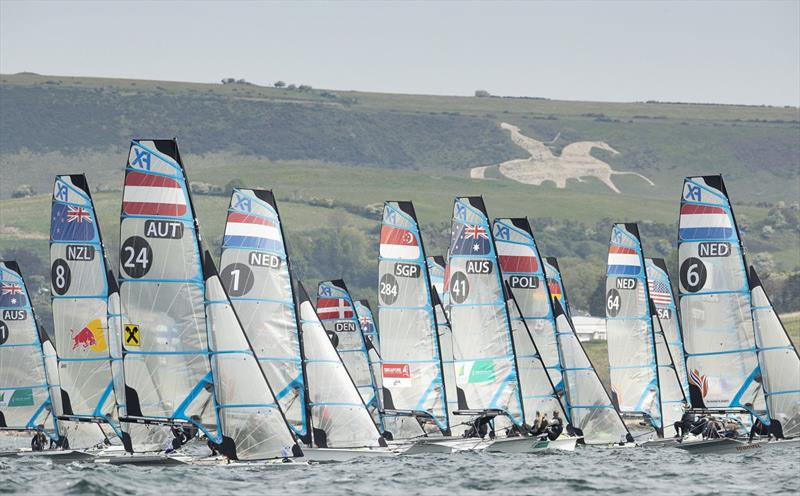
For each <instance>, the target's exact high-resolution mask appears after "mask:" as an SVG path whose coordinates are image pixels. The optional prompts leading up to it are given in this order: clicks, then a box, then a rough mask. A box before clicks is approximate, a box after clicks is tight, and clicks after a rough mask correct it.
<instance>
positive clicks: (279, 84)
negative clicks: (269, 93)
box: [273, 81, 286, 88]
mask: <svg viewBox="0 0 800 496" xmlns="http://www.w3.org/2000/svg"><path fill="white" fill-rule="evenodd" d="M273 86H275V87H276V88H284V87H285V86H286V83H284V82H283V81H275V84H273Z"/></svg>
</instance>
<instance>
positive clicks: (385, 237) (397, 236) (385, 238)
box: [380, 224, 421, 260]
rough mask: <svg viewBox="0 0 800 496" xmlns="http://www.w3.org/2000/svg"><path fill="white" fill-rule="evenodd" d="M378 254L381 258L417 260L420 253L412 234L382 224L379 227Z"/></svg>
mask: <svg viewBox="0 0 800 496" xmlns="http://www.w3.org/2000/svg"><path fill="white" fill-rule="evenodd" d="M380 254H381V257H383V258H398V259H401V260H417V259H418V258H419V257H420V254H421V252H420V250H419V243H418V242H417V237H416V236H414V233H412V232H411V231H408V230H406V229H401V228H399V227H392V226H387V225H385V224H384V225H383V226H381V246H380Z"/></svg>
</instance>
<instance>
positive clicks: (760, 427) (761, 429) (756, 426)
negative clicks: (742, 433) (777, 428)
mask: <svg viewBox="0 0 800 496" xmlns="http://www.w3.org/2000/svg"><path fill="white" fill-rule="evenodd" d="M769 435H770V431H769V427H768V426H766V425H764V424H763V422H761V419H760V418H756V421H755V422H753V427H752V428H751V429H750V436H749V437H748V441H752V440H753V438H754V437H755V436H769Z"/></svg>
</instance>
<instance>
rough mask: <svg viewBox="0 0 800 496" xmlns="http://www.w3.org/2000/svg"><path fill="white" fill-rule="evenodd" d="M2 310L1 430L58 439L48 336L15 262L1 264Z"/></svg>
mask: <svg viewBox="0 0 800 496" xmlns="http://www.w3.org/2000/svg"><path fill="white" fill-rule="evenodd" d="M0 312H1V313H2V320H0V430H3V429H9V430H38V431H42V432H44V433H45V434H47V436H48V437H49V438H50V439H51V440H53V441H57V440H58V439H59V430H58V424H59V422H58V420H57V419H56V414H55V412H54V408H53V401H52V400H51V391H52V390H51V388H50V383H49V381H48V372H49V370H48V368H47V367H46V366H45V357H44V350H43V348H42V346H43V342H44V341H45V339H43V338H45V337H44V333H43V332H42V331H41V330H40V328H39V325H38V323H37V322H36V316H35V315H34V313H33V308H32V306H31V301H30V296H29V295H28V289H27V287H26V286H25V281H24V279H23V278H22V272H21V271H20V268H19V266H18V265H17V263H16V262H14V261H5V262H0Z"/></svg>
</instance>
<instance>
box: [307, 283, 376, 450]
mask: <svg viewBox="0 0 800 496" xmlns="http://www.w3.org/2000/svg"><path fill="white" fill-rule="evenodd" d="M297 293H298V307H299V312H300V329H301V336H302V344H303V360H304V362H305V369H306V378H307V383H308V406H309V409H310V412H311V413H310V417H311V426H312V431H313V441H314V445H315V446H317V447H320V448H358V447H367V446H386V442H385V441H384V440H383V438H382V437H381V435H380V433H379V432H378V429H377V427H376V426H375V423H374V422H373V419H372V416H371V415H370V412H369V411H368V410H367V408H366V405H365V404H364V400H363V399H362V397H361V394H360V393H359V391H358V389H357V388H356V386H355V384H354V383H353V379H352V378H351V377H350V374H348V372H347V369H346V368H345V366H344V364H343V363H342V360H341V359H340V357H339V354H338V353H337V352H336V349H335V348H334V347H333V344H332V343H331V340H330V338H329V337H328V333H327V332H326V331H325V328H324V327H323V326H322V323H321V322H320V320H319V318H318V317H317V312H316V311H315V310H314V307H313V305H312V304H311V301H310V299H309V297H308V294H307V293H306V290H305V288H304V287H303V286H302V284H298V290H297Z"/></svg>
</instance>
